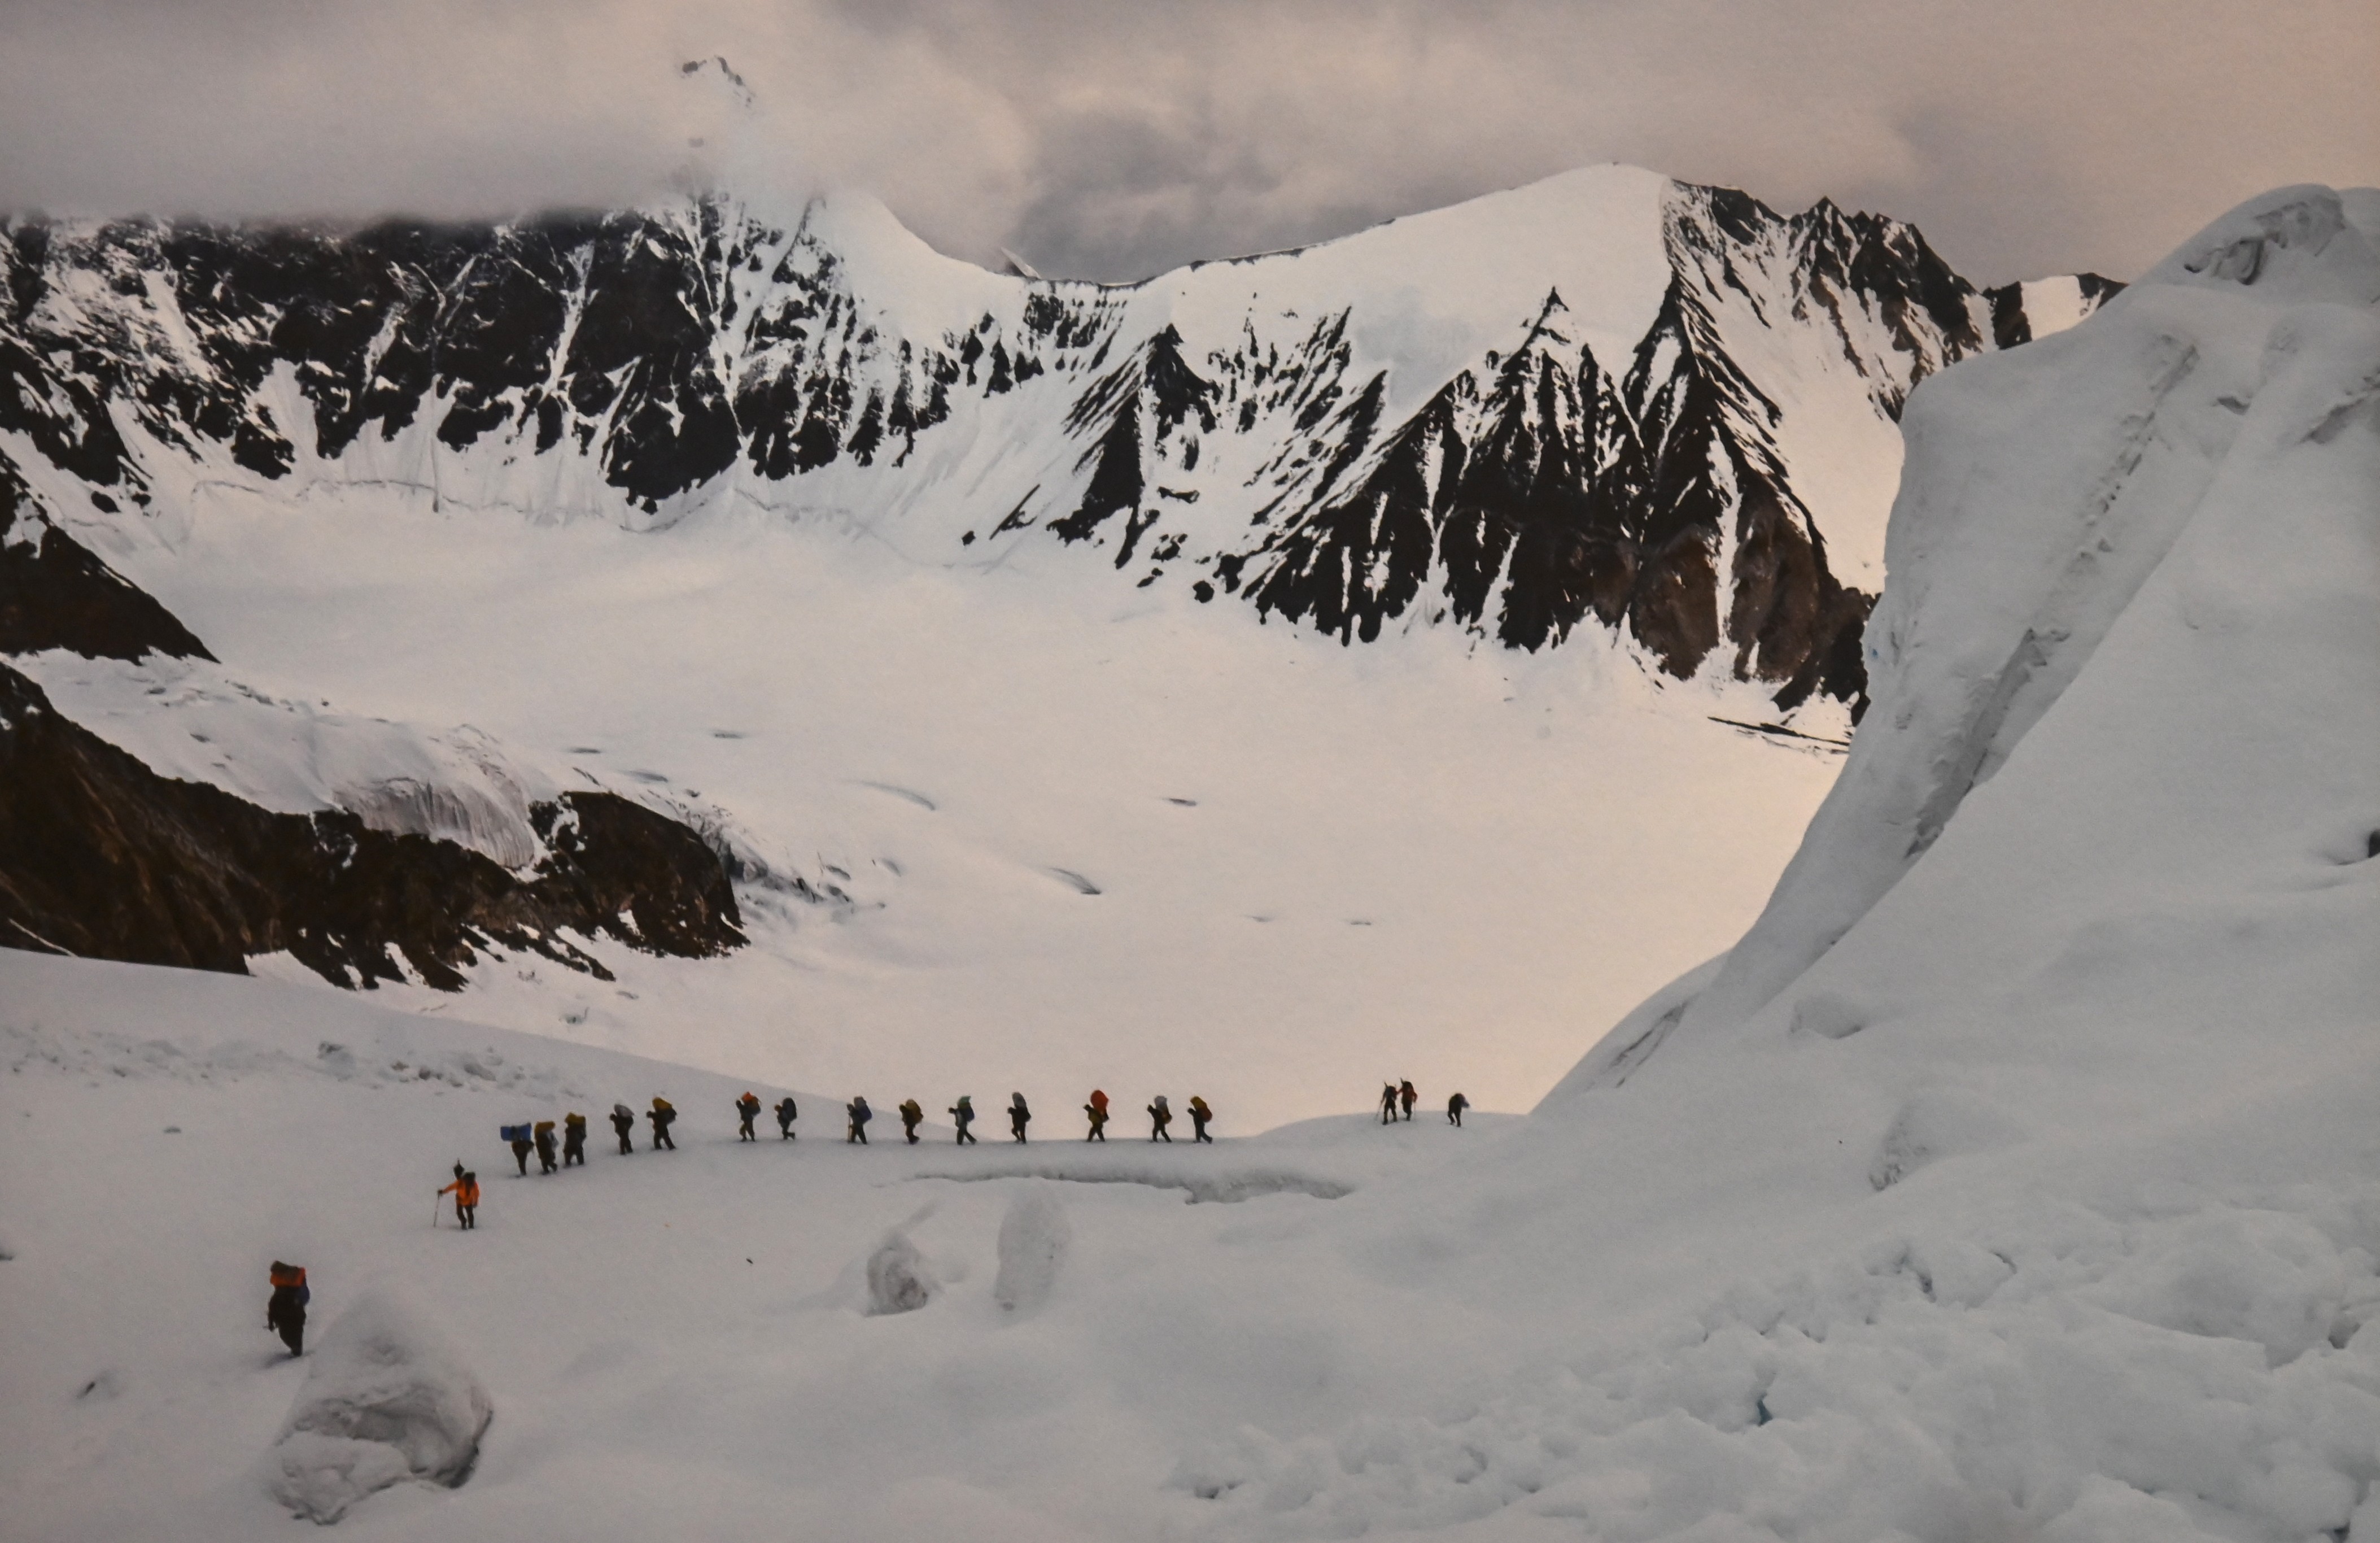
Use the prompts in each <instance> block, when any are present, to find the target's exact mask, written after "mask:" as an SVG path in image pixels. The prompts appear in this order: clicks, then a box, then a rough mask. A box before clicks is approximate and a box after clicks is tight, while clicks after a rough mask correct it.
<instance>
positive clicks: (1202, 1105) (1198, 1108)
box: [1190, 1093, 1215, 1147]
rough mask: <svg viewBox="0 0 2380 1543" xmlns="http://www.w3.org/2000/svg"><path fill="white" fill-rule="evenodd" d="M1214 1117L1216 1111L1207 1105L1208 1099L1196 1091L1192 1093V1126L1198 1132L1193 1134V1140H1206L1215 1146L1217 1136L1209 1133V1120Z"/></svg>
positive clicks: (1208, 1143) (1209, 1144)
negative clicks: (1201, 1096)
mask: <svg viewBox="0 0 2380 1543" xmlns="http://www.w3.org/2000/svg"><path fill="white" fill-rule="evenodd" d="M1214 1117H1215V1112H1214V1111H1213V1110H1211V1109H1208V1107H1207V1100H1204V1099H1202V1098H1200V1097H1199V1096H1198V1095H1197V1094H1196V1093H1193V1094H1191V1095H1190V1127H1191V1129H1192V1130H1194V1131H1196V1133H1197V1134H1196V1135H1195V1136H1191V1138H1190V1139H1191V1140H1193V1141H1204V1142H1205V1143H1207V1145H1208V1146H1209V1147H1211V1146H1213V1145H1214V1144H1215V1138H1214V1137H1213V1136H1208V1134H1207V1122H1208V1121H1209V1120H1211V1119H1213V1118H1214Z"/></svg>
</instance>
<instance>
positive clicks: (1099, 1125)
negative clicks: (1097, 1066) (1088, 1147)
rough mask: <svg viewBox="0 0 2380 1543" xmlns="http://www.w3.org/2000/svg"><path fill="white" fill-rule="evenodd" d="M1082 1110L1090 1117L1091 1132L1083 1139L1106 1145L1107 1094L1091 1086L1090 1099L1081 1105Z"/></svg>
mask: <svg viewBox="0 0 2380 1543" xmlns="http://www.w3.org/2000/svg"><path fill="white" fill-rule="evenodd" d="M1083 1112H1084V1113H1086V1114H1087V1115H1089V1116H1090V1117H1091V1134H1090V1135H1088V1136H1085V1137H1083V1139H1084V1140H1086V1141H1097V1142H1099V1144H1101V1145H1102V1146H1104V1145H1106V1143H1107V1138H1108V1096H1107V1094H1106V1093H1105V1092H1104V1091H1102V1090H1101V1089H1099V1088H1097V1087H1094V1088H1092V1089H1091V1101H1090V1102H1089V1103H1087V1104H1085V1105H1084V1106H1083Z"/></svg>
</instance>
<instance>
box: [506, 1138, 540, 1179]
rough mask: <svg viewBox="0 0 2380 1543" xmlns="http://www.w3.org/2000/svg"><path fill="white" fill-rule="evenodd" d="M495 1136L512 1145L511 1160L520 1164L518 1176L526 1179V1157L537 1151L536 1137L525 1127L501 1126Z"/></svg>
mask: <svg viewBox="0 0 2380 1543" xmlns="http://www.w3.org/2000/svg"><path fill="white" fill-rule="evenodd" d="M496 1134H497V1135H498V1136H502V1137H504V1139H505V1140H506V1141H509V1142H511V1143H512V1148H513V1160H514V1161H515V1162H516V1163H518V1164H520V1176H521V1177H522V1178H524V1179H526V1178H528V1155H529V1153H531V1152H533V1151H535V1150H536V1149H537V1137H536V1136H535V1134H534V1133H532V1132H531V1131H530V1130H529V1128H528V1126H527V1125H502V1126H499V1127H497V1130H496Z"/></svg>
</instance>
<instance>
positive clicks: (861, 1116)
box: [843, 1093, 876, 1147]
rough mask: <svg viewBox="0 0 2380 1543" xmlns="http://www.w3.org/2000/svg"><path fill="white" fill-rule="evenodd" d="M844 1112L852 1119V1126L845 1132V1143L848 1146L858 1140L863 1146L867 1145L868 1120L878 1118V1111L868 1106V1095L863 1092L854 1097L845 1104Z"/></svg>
mask: <svg viewBox="0 0 2380 1543" xmlns="http://www.w3.org/2000/svg"><path fill="white" fill-rule="evenodd" d="M843 1112H844V1115H845V1116H847V1117H848V1118H849V1119H850V1121H851V1128H850V1130H849V1131H848V1132H846V1133H845V1134H844V1138H843V1144H844V1146H846V1147H848V1146H850V1145H851V1144H852V1143H853V1142H855V1141H856V1142H858V1143H859V1144H860V1145H861V1146H863V1147H865V1146H867V1145H868V1121H870V1120H873V1119H875V1118H876V1112H875V1111H874V1110H872V1109H870V1108H868V1095H867V1094H865V1093H861V1094H858V1095H856V1097H854V1098H853V1099H852V1100H851V1101H850V1102H849V1103H847V1104H845V1105H844V1106H843Z"/></svg>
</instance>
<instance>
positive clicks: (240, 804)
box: [0, 665, 744, 990]
mask: <svg viewBox="0 0 2380 1543" xmlns="http://www.w3.org/2000/svg"><path fill="white" fill-rule="evenodd" d="M532 820H533V821H534V823H535V824H536V826H537V829H538V833H539V835H540V838H542V840H543V841H544V842H545V844H546V846H547V848H548V852H547V856H545V857H543V858H541V859H540V861H538V862H537V864H536V865H535V866H534V868H533V869H529V870H528V871H527V872H514V871H510V870H507V869H504V868H501V867H499V866H498V865H497V864H496V863H494V862H493V861H492V860H491V859H489V858H488V857H483V856H481V855H480V854H479V853H477V852H474V851H471V850H469V849H468V848H466V847H463V846H459V845H457V844H455V843H453V842H450V841H440V840H432V839H431V838H429V837H425V836H419V835H403V834H392V833H390V832H384V831H377V830H372V829H370V828H369V827H367V826H366V825H365V824H364V823H363V821H362V820H360V819H358V817H357V816H356V815H354V814H352V813H350V812H347V811H346V810H340V809H331V810H325V811H322V812H320V813H317V814H314V815H311V816H306V815H294V814H276V813H273V812H271V811H268V810H266V809H262V808H258V807H256V806H255V805H253V804H249V803H247V802H245V801H243V800H241V799H239V798H237V797H235V796H232V795H230V794H228V793H225V792H224V791H223V790H221V789H220V788H216V787H212V786H209V785H207V784H201V783H188V782H179V781H176V780H173V779H169V778H165V777H161V776H159V775H157V774H156V773H155V772H152V771H151V770H150V769H149V768H148V767H147V766H145V765H143V764H142V763H141V762H140V761H139V760H137V759H134V758H133V757H132V756H130V755H128V754H127V753H126V752H124V751H123V750H120V749H118V748H116V747H115V746H113V745H110V744H108V743H106V742H105V741H103V740H102V739H100V738H99V737H97V736H96V735H92V734H91V733H90V732H88V731H87V730H84V729H82V728H80V727H79V726H78V725H76V724H75V723H70V722H68V721H67V719H66V718H64V717H63V716H61V715H60V714H59V713H58V712H57V711H56V710H55V708H53V707H52V706H51V704H50V702H49V700H48V699H47V698H46V697H45V696H44V695H43V694H42V691H41V689H40V687H39V686H35V685H34V684H33V683H32V682H31V681H30V680H28V679H27V678H26V677H25V676H24V675H22V674H18V672H16V671H15V670H12V669H9V668H7V667H6V666H5V665H0V943H6V944H7V945H8V946H12V947H18V948H28V949H39V950H44V951H49V952H55V953H60V954H77V955H81V956H84V957H89V958H101V959H118V960H126V961H130V962H133V963H137V964H153V965H177V966H185V967H188V968H195V969H211V970H224V971H229V972H232V973H235V974H237V973H245V971H246V969H247V964H246V961H247V960H248V959H249V958H250V957H251V956H253V955H256V954H273V953H279V952H286V953H288V954H291V955H292V956H293V957H295V958H297V960H298V961H299V962H300V963H302V964H304V965H305V966H307V967H308V968H309V969H311V970H313V971H314V972H315V973H317V974H319V975H321V976H322V978H325V979H326V980H330V981H333V982H334V983H335V984H338V985H342V986H350V987H355V986H366V987H368V986H371V985H373V984H375V983H377V982H380V981H384V980H385V981H396V980H401V979H404V978H407V977H408V976H410V977H411V978H417V979H419V980H421V981H424V982H426V983H427V984H429V985H431V986H434V987H437V988H439V989H440V990H460V989H461V988H462V986H463V985H464V984H465V978H464V975H463V973H462V972H463V971H464V970H465V969H466V968H468V966H471V965H473V964H474V963H476V962H477V961H478V960H479V959H480V957H481V956H482V955H483V954H487V953H489V952H491V951H494V952H500V953H512V954H539V955H540V956H542V957H544V958H547V959H550V960H553V962H555V963H557V964H561V965H565V966H569V967H571V968H573V969H577V970H583V971H586V972H588V973H589V974H592V975H594V976H597V977H599V978H609V973H608V972H607V971H606V970H605V969H604V967H603V966H602V965H601V963H600V962H599V961H598V960H596V959H595V958H594V957H593V956H592V955H590V954H588V953H587V952H586V951H585V950H584V949H583V948H581V947H579V946H577V944H576V943H574V942H572V941H571V938H572V936H573V935H576V936H577V937H578V938H580V939H593V938H597V937H607V938H611V939H613V940H615V941H616V942H621V943H625V944H626V945H628V946H630V947H633V948H637V949H641V950H645V951H647V952H650V953H654V954H676V955H681V956H686V957H703V956H707V955H710V954H720V953H723V952H725V951H726V950H728V949H731V948H734V947H736V946H738V945H739V944H741V943H742V942H743V941H744V937H743V933H742V930H741V925H742V920H741V917H740V916H739V915H738V913H737V910H736V905H735V891H734V888H733V886H732V885H731V884H730V882H729V880H728V876H727V873H726V871H725V869H724V868H723V867H722V863H721V860H720V858H719V857H718V856H717V854H715V853H714V852H713V851H712V850H711V848H710V847H709V846H708V845H706V844H704V843H703V842H702V840H701V839H700V838H699V837H698V836H697V835H696V834H695V833H694V832H692V831H690V830H688V829H687V828H686V827H685V826H684V825H681V824H679V823H677V822H676V821H674V820H669V819H667V818H665V817H664V816H662V815H660V814H657V813H655V812H653V811H652V810H650V809H648V808H643V807H642V806H640V805H637V804H634V803H631V802H629V801H627V800H625V799H623V798H620V797H618V796H614V795H612V794H608V793H565V794H564V795H562V796H561V797H560V798H559V799H558V800H557V801H555V802H553V803H547V804H540V805H539V806H537V807H536V808H535V809H534V810H533V811H532Z"/></svg>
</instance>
